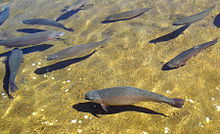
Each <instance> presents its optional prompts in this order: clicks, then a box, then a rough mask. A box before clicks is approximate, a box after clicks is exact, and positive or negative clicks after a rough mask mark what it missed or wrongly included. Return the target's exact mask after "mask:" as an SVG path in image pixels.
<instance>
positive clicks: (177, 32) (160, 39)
mask: <svg viewBox="0 0 220 134" xmlns="http://www.w3.org/2000/svg"><path fill="white" fill-rule="evenodd" d="M189 26H190V25H184V26H182V27H180V28H178V29H177V30H175V31H173V32H171V33H169V34H166V35H164V36H161V37H158V38H156V39H153V40H151V41H149V43H158V42H163V41H169V40H171V39H174V38H176V37H178V36H179V35H180V34H182V33H183V32H184V31H185V30H186V29H187V28H188V27H189Z"/></svg>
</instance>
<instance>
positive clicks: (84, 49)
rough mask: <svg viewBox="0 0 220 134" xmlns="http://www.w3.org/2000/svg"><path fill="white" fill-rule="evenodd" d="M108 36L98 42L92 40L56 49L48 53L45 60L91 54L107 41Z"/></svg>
mask: <svg viewBox="0 0 220 134" xmlns="http://www.w3.org/2000/svg"><path fill="white" fill-rule="evenodd" d="M108 40H109V38H106V39H104V40H102V41H99V42H92V43H88V44H81V45H76V46H72V47H68V48H66V49H64V50H61V51H58V52H57V53H55V54H52V55H49V56H48V57H47V60H48V61H50V60H60V59H65V58H80V57H84V56H86V55H89V54H91V53H92V52H94V50H96V49H98V48H100V47H102V46H103V45H104V44H105V43H106V42H108Z"/></svg>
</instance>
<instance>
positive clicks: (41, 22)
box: [23, 19, 74, 31]
mask: <svg viewBox="0 0 220 134" xmlns="http://www.w3.org/2000/svg"><path fill="white" fill-rule="evenodd" d="M23 23H24V24H28V25H47V26H54V27H59V28H62V29H64V30H67V31H74V30H73V29H72V28H67V27H65V26H64V25H63V24H61V23H58V22H57V21H54V20H49V19H27V20H23Z"/></svg>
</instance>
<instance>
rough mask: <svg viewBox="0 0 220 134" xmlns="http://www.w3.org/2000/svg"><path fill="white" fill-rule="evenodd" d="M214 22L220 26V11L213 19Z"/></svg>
mask: <svg viewBox="0 0 220 134" xmlns="http://www.w3.org/2000/svg"><path fill="white" fill-rule="evenodd" d="M213 24H214V25H215V26H216V27H220V13H219V14H218V15H217V16H216V17H215V19H214V21H213Z"/></svg>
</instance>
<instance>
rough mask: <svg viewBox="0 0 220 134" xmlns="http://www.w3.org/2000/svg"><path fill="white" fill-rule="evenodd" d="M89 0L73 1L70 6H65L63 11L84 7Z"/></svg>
mask: <svg viewBox="0 0 220 134" xmlns="http://www.w3.org/2000/svg"><path fill="white" fill-rule="evenodd" d="M88 1H89V0H77V1H76V2H75V3H73V4H72V5H71V6H69V7H67V8H66V9H65V10H64V11H65V12H70V11H72V10H78V9H86V8H87V5H88V4H87V3H88Z"/></svg>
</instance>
